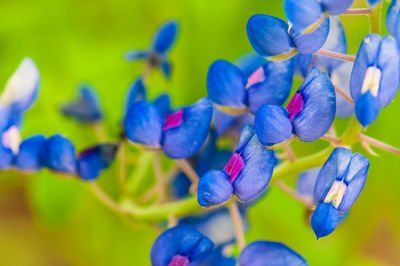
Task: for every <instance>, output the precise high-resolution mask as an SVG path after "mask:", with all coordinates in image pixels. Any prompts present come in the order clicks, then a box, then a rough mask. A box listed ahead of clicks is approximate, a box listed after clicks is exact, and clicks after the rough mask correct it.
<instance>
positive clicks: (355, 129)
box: [341, 116, 362, 146]
mask: <svg viewBox="0 0 400 266" xmlns="http://www.w3.org/2000/svg"><path fill="white" fill-rule="evenodd" d="M361 130H362V126H361V124H360V123H359V122H358V121H357V118H356V117H355V116H353V117H352V118H351V121H350V124H349V125H348V127H347V129H346V131H345V132H344V134H343V136H342V137H341V139H342V144H343V145H349V146H352V145H353V144H354V143H356V142H358V140H359V138H358V134H359V133H360V132H361Z"/></svg>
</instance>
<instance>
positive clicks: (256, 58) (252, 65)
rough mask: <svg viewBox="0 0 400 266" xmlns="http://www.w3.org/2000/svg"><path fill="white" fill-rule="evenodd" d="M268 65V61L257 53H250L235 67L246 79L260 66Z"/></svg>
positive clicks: (239, 59) (240, 59) (236, 63)
mask: <svg viewBox="0 0 400 266" xmlns="http://www.w3.org/2000/svg"><path fill="white" fill-rule="evenodd" d="M265 63H267V60H266V59H265V58H264V57H262V56H260V55H259V54H257V53H254V52H249V53H246V54H244V55H242V56H240V57H239V58H238V59H237V60H236V62H235V65H236V66H237V67H238V68H239V69H240V70H241V71H242V73H243V74H244V75H245V77H246V78H249V77H250V76H251V74H253V73H254V71H256V70H257V69H258V68H259V67H260V66H262V65H264V64H265Z"/></svg>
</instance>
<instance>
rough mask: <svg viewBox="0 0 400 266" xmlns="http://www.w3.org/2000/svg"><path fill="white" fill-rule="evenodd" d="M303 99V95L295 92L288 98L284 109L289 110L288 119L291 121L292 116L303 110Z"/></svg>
mask: <svg viewBox="0 0 400 266" xmlns="http://www.w3.org/2000/svg"><path fill="white" fill-rule="evenodd" d="M303 107H304V101H303V97H301V95H300V94H298V93H296V94H295V95H293V98H292V99H291V100H290V102H289V104H288V106H287V107H286V109H287V110H288V112H289V119H290V121H292V119H293V117H294V116H295V115H297V114H298V113H299V112H300V111H301V110H303Z"/></svg>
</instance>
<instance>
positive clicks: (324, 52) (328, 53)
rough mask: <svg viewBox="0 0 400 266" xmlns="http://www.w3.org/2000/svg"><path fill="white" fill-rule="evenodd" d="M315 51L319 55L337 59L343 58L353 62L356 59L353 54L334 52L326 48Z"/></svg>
mask: <svg viewBox="0 0 400 266" xmlns="http://www.w3.org/2000/svg"><path fill="white" fill-rule="evenodd" d="M315 53H316V54H319V55H323V56H327V57H331V58H335V59H339V60H344V61H350V62H354V61H355V60H356V57H355V56H353V55H347V54H341V53H336V52H332V51H328V50H324V49H319V50H318V51H316V52H315Z"/></svg>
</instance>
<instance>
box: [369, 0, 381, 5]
mask: <svg viewBox="0 0 400 266" xmlns="http://www.w3.org/2000/svg"><path fill="white" fill-rule="evenodd" d="M381 1H382V0H368V3H369V5H370V6H374V5H376V4H377V3H379V2H381Z"/></svg>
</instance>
